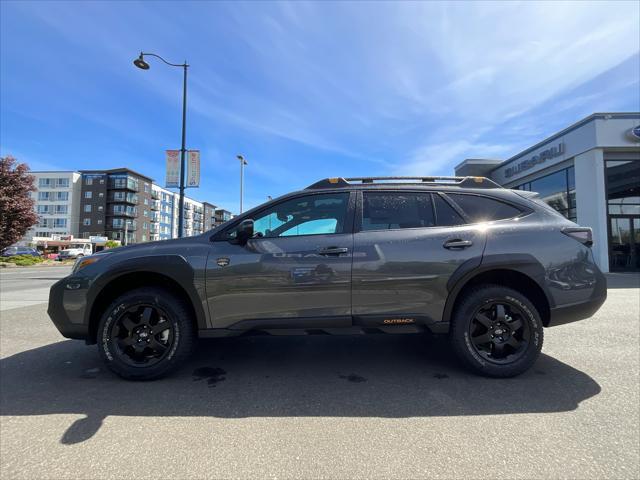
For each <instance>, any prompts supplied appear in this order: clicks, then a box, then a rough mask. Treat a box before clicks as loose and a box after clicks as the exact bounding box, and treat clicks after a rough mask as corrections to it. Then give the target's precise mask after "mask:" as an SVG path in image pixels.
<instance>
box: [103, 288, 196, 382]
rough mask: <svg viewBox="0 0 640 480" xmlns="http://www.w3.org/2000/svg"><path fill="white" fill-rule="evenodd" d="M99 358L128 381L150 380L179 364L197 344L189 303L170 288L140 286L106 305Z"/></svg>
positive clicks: (166, 372)
mask: <svg viewBox="0 0 640 480" xmlns="http://www.w3.org/2000/svg"><path fill="white" fill-rule="evenodd" d="M97 335H98V336H97V343H98V351H99V353H100V357H101V358H102V359H103V361H104V362H105V363H106V365H107V367H108V368H109V369H110V370H112V371H113V372H114V373H116V374H117V375H119V376H120V377H122V378H125V379H127V380H154V379H157V378H160V377H163V376H165V375H168V374H169V373H170V372H172V371H174V370H175V369H177V368H178V367H179V366H180V365H182V364H183V363H184V362H185V361H186V360H187V358H188V357H189V356H190V355H191V353H192V351H193V350H194V347H195V341H196V330H195V328H194V322H193V318H192V314H191V311H190V308H189V306H188V305H187V304H186V302H185V301H184V300H183V299H182V298H180V297H177V296H176V295H174V294H172V293H171V292H170V291H168V290H166V289H164V288H159V287H144V288H139V289H135V290H131V291H130V292H127V293H124V294H122V295H120V296H119V297H118V298H116V299H115V300H114V301H113V303H111V305H109V307H108V308H107V309H106V310H105V312H104V314H103V316H102V318H101V320H100V324H99V326H98V332H97Z"/></svg>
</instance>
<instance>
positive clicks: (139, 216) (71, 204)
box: [19, 168, 231, 244]
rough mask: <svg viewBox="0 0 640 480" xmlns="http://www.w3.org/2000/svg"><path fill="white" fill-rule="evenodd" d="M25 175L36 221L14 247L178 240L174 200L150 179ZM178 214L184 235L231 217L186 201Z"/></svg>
mask: <svg viewBox="0 0 640 480" xmlns="http://www.w3.org/2000/svg"><path fill="white" fill-rule="evenodd" d="M31 173H32V174H33V175H34V177H35V187H36V191H35V192H33V193H32V197H33V198H34V200H35V202H36V203H35V209H36V212H37V213H38V215H39V218H40V221H39V223H38V224H36V225H35V226H34V227H33V228H31V229H30V230H29V232H28V233H27V235H25V237H23V238H22V240H21V241H20V242H19V243H20V244H30V243H41V244H44V243H46V241H47V239H49V240H53V239H54V238H58V237H64V236H70V235H72V236H73V237H80V238H87V239H88V238H89V237H107V238H108V239H111V240H118V241H120V242H122V243H123V244H132V243H141V242H147V241H156V240H168V239H170V238H177V237H178V211H179V210H178V208H179V199H180V196H179V195H178V194H177V193H175V192H172V191H170V190H167V189H166V188H163V187H161V186H159V185H157V184H155V183H153V179H152V178H151V177H148V176H146V175H143V174H141V173H138V172H135V171H134V170H130V169H128V168H115V169H110V170H81V171H79V172H72V171H68V172H67V171H49V172H31ZM184 214H185V215H184V236H193V235H200V234H202V233H204V232H206V231H207V230H210V229H212V228H214V227H215V226H217V225H219V224H220V223H222V221H223V220H222V218H227V219H228V218H231V212H229V211H227V210H223V209H218V208H216V206H215V205H213V204H211V203H209V202H199V201H197V200H194V199H192V198H189V197H185V198H184ZM36 237H38V238H36Z"/></svg>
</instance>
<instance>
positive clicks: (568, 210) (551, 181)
mask: <svg viewBox="0 0 640 480" xmlns="http://www.w3.org/2000/svg"><path fill="white" fill-rule="evenodd" d="M514 188H515V189H516V190H527V191H529V192H537V193H538V194H539V195H540V197H539V198H540V200H542V201H544V202H545V203H547V204H548V205H549V206H550V207H552V208H553V209H554V210H557V211H558V212H560V213H561V214H562V215H564V216H565V217H567V218H568V219H569V220H572V221H574V222H575V221H576V219H577V214H576V180H575V171H574V169H573V167H569V168H565V169H564V170H560V171H558V172H555V173H551V174H549V175H545V176H544V177H540V178H536V179H535V180H532V181H531V182H527V183H523V184H522V185H518V186H517V187H514Z"/></svg>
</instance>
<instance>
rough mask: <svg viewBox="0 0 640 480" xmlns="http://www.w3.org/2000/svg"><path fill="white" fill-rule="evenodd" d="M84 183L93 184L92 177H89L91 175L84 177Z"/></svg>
mask: <svg viewBox="0 0 640 480" xmlns="http://www.w3.org/2000/svg"><path fill="white" fill-rule="evenodd" d="M84 184H85V185H93V178H91V177H87V178H85V180H84Z"/></svg>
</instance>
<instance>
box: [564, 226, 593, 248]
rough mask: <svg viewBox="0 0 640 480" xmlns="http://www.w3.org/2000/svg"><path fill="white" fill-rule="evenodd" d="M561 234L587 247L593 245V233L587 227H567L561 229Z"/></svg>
mask: <svg viewBox="0 0 640 480" xmlns="http://www.w3.org/2000/svg"><path fill="white" fill-rule="evenodd" d="M562 233H564V234H565V235H567V236H569V237H571V238H573V239H574V240H577V241H579V242H580V243H582V244H583V245H586V246H587V247H590V246H591V245H593V233H592V231H591V229H590V228H589V227H567V228H563V229H562Z"/></svg>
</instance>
